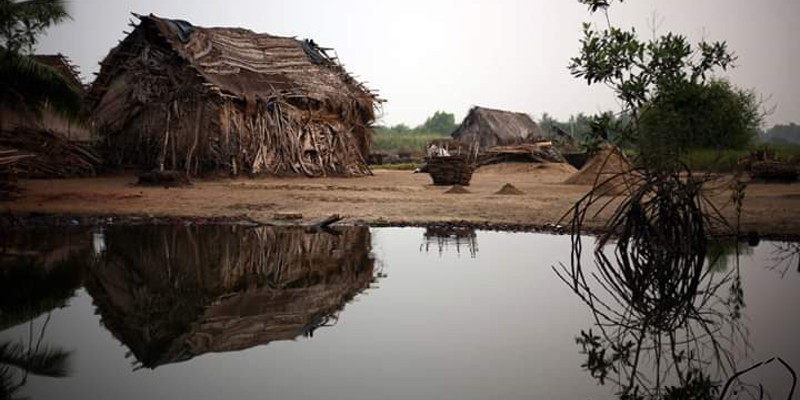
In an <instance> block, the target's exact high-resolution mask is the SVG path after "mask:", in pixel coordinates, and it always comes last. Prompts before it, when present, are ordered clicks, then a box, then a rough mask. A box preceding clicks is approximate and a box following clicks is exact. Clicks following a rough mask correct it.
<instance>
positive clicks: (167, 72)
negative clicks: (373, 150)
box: [89, 15, 379, 176]
mask: <svg viewBox="0 0 800 400" xmlns="http://www.w3.org/2000/svg"><path fill="white" fill-rule="evenodd" d="M137 18H138V19H139V23H138V24H136V25H133V24H132V25H133V26H134V29H133V31H132V32H131V33H130V34H129V35H128V36H127V37H126V38H125V39H124V40H123V41H122V42H121V43H120V44H119V45H118V46H117V47H116V48H114V49H112V50H111V52H110V53H109V55H108V56H107V57H106V58H105V60H104V61H103V62H102V65H101V70H100V73H99V75H98V77H97V79H96V80H95V83H94V84H93V85H92V88H91V90H90V94H89V103H90V107H91V109H92V122H93V127H94V129H95V130H96V131H97V133H98V134H99V136H100V137H101V138H102V139H103V144H104V145H105V150H106V158H107V161H108V162H110V164H111V165H120V166H138V167H140V168H142V169H151V168H156V167H158V168H162V169H164V168H167V169H176V170H184V171H186V172H187V173H189V174H191V175H200V174H207V173H213V172H227V173H231V174H234V175H237V174H260V173H266V174H276V175H280V174H304V175H309V176H323V175H345V176H356V175H365V174H369V168H368V167H367V163H366V161H365V159H366V155H367V153H368V150H369V146H370V141H371V135H372V129H371V124H372V122H373V121H374V118H375V112H374V108H375V106H376V104H377V103H378V102H379V100H378V98H377V96H376V94H374V93H372V92H371V91H370V90H368V89H367V88H366V87H365V86H364V85H362V84H361V83H359V82H357V81H356V80H355V79H354V78H353V77H352V76H350V75H349V74H348V73H347V72H346V71H345V70H344V68H343V67H342V66H341V64H339V63H338V61H337V59H336V58H335V57H331V56H329V55H328V54H327V52H326V50H327V49H324V48H321V47H319V46H317V45H316V44H315V43H314V41H312V40H302V41H301V40H297V39H295V38H287V37H278V36H272V35H268V34H262V33H254V32H252V31H249V30H246V29H240V28H202V27H197V26H193V25H191V24H190V23H188V22H186V21H180V20H169V19H164V18H159V17H156V16H154V15H149V16H138V15H137Z"/></svg>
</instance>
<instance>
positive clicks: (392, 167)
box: [370, 163, 422, 171]
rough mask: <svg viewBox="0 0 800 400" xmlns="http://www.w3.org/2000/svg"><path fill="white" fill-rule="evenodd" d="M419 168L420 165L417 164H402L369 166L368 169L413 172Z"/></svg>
mask: <svg viewBox="0 0 800 400" xmlns="http://www.w3.org/2000/svg"><path fill="white" fill-rule="evenodd" d="M421 166H422V164H419V163H402V164H382V165H371V166H370V168H372V169H385V170H390V171H413V170H415V169H417V168H419V167H421Z"/></svg>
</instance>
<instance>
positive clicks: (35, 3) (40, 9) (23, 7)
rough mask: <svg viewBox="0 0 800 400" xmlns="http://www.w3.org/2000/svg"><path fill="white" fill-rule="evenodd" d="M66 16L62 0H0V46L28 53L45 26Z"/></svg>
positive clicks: (55, 22) (47, 26)
mask: <svg viewBox="0 0 800 400" xmlns="http://www.w3.org/2000/svg"><path fill="white" fill-rule="evenodd" d="M67 18H69V15H68V14H67V10H66V7H65V5H64V1H63V0H25V1H14V0H0V46H2V47H3V48H5V49H6V50H8V51H10V52H12V53H31V52H33V49H34V48H35V46H36V42H37V41H38V38H39V36H40V35H41V34H43V33H44V31H45V30H47V28H49V27H50V26H52V25H55V24H57V23H59V22H62V21H64V20H66V19H67Z"/></svg>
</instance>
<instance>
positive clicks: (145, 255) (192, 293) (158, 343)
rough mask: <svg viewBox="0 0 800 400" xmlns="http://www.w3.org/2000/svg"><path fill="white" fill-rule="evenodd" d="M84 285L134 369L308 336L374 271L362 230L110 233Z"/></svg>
mask: <svg viewBox="0 0 800 400" xmlns="http://www.w3.org/2000/svg"><path fill="white" fill-rule="evenodd" d="M105 243H106V249H105V251H104V252H103V253H102V254H101V255H100V256H99V257H98V258H97V259H96V260H94V261H93V262H92V263H91V264H90V266H89V268H88V269H87V273H86V279H85V285H86V289H87V291H88V292H89V294H90V295H91V296H92V298H93V301H94V304H95V305H96V306H97V309H98V312H99V314H100V315H101V318H102V319H101V320H102V323H103V325H104V326H105V327H106V328H108V329H109V331H111V333H112V334H113V335H114V336H115V337H116V338H117V339H119V340H120V341H121V342H123V343H124V344H125V345H126V346H128V347H129V348H130V350H131V353H132V354H133V355H134V356H135V357H136V362H137V364H139V365H140V366H142V367H146V368H155V367H158V366H160V365H164V364H170V363H176V362H181V361H185V360H188V359H190V358H193V357H196V356H199V355H202V354H205V353H210V352H227V351H236V350H243V349H247V348H250V347H253V346H259V345H266V344H268V343H270V342H272V341H278V340H293V339H295V338H297V337H302V336H311V335H313V333H314V330H316V329H318V328H320V327H323V326H327V325H329V324H330V323H331V322H334V321H335V320H336V318H337V316H338V313H339V311H340V310H342V308H343V307H344V306H345V304H346V303H347V302H349V301H350V300H351V299H353V298H354V297H355V296H356V295H357V294H359V293H361V292H362V291H364V290H365V289H367V288H369V287H370V285H372V283H373V282H374V280H375V278H376V274H375V271H374V265H375V262H374V260H373V258H372V257H371V236H370V231H369V229H368V228H366V227H346V228H341V229H340V230H339V231H338V235H333V234H329V233H322V232H321V233H308V232H306V231H305V230H303V229H301V228H300V229H292V228H273V227H242V226H232V225H220V226H214V225H210V226H189V227H184V226H134V227H126V228H124V229H115V228H109V229H108V230H106V232H105Z"/></svg>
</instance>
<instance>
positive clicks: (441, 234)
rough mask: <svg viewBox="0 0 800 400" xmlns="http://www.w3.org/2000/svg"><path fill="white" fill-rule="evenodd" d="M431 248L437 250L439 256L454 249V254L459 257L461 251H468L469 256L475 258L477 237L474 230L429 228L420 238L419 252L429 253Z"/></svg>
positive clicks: (447, 227)
mask: <svg viewBox="0 0 800 400" xmlns="http://www.w3.org/2000/svg"><path fill="white" fill-rule="evenodd" d="M431 247H433V249H436V250H438V252H439V256H441V255H442V254H444V253H445V252H446V251H448V250H449V249H455V251H456V254H458V255H459V256H460V255H461V250H462V249H465V250H467V251H469V255H470V257H472V258H475V257H476V256H477V255H478V235H477V234H476V233H475V229H472V228H465V227H457V226H431V227H427V228H425V233H424V234H423V236H422V244H421V245H420V251H425V252H426V253H427V252H430V251H431Z"/></svg>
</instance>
